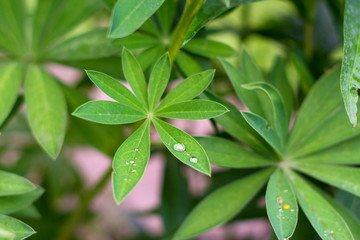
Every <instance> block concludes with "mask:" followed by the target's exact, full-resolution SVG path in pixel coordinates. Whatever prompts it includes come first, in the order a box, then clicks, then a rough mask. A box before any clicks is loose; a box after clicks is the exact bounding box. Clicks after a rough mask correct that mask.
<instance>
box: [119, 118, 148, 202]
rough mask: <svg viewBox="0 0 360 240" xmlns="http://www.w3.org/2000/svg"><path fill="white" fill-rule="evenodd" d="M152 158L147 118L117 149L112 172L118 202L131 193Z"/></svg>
mask: <svg viewBox="0 0 360 240" xmlns="http://www.w3.org/2000/svg"><path fill="white" fill-rule="evenodd" d="M149 158H150V122H149V120H146V121H145V122H144V123H143V124H142V125H141V126H140V127H139V128H138V129H137V130H136V131H135V132H134V133H133V134H132V135H131V136H130V137H128V138H127V139H126V140H125V142H124V143H123V144H121V146H120V147H119V149H118V150H117V152H116V154H115V157H114V161H113V169H114V172H113V174H112V177H113V191H114V198H115V201H116V203H117V204H120V203H121V201H122V200H123V199H124V198H125V197H126V196H127V195H128V194H129V193H130V191H131V190H132V189H133V188H134V187H135V186H136V184H137V183H138V182H139V181H140V179H141V177H142V175H143V174H144V171H145V168H146V165H147V163H148V161H149Z"/></svg>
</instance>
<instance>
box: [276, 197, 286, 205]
mask: <svg viewBox="0 0 360 240" xmlns="http://www.w3.org/2000/svg"><path fill="white" fill-rule="evenodd" d="M277 203H278V204H279V205H282V204H283V203H284V200H283V198H282V197H281V196H280V197H278V198H277Z"/></svg>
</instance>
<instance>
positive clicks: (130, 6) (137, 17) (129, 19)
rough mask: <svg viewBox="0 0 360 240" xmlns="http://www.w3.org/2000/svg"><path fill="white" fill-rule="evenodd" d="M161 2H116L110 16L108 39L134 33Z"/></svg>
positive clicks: (145, 0) (149, 0)
mask: <svg viewBox="0 0 360 240" xmlns="http://www.w3.org/2000/svg"><path fill="white" fill-rule="evenodd" d="M163 2H164V0H132V1H127V0H118V2H117V3H116V4H115V7H114V10H113V14H112V20H111V25H110V28H109V37H111V38H121V37H125V36H128V35H130V34H131V33H133V32H135V31H136V30H137V29H138V28H139V27H140V26H141V25H142V24H143V23H144V22H145V21H146V20H147V19H148V18H149V17H150V16H151V15H153V14H154V13H155V12H156V10H157V9H158V8H159V7H160V6H161V5H162V4H163Z"/></svg>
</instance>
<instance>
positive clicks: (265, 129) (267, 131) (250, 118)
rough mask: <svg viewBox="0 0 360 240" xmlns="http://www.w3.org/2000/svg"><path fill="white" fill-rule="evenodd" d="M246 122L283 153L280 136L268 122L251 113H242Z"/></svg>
mask: <svg viewBox="0 0 360 240" xmlns="http://www.w3.org/2000/svg"><path fill="white" fill-rule="evenodd" d="M241 114H242V115H243V117H244V119H245V120H246V122H247V123H248V124H249V125H250V126H251V127H253V128H254V129H255V131H256V132H258V133H259V134H260V135H261V136H262V137H263V138H264V139H265V141H266V142H268V143H269V144H270V145H271V146H272V147H273V148H274V149H275V150H276V151H277V152H278V153H280V154H281V153H282V145H281V140H280V138H279V136H278V135H277V134H276V132H275V131H274V130H273V128H272V127H270V125H269V124H268V122H267V121H266V120H265V119H263V118H262V117H260V116H258V115H256V114H253V113H250V112H241Z"/></svg>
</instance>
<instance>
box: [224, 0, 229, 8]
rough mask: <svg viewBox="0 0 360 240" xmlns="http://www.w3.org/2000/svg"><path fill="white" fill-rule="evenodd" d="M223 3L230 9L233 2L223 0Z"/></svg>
mask: <svg viewBox="0 0 360 240" xmlns="http://www.w3.org/2000/svg"><path fill="white" fill-rule="evenodd" d="M223 2H224V3H225V6H227V7H230V2H231V0H223Z"/></svg>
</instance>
